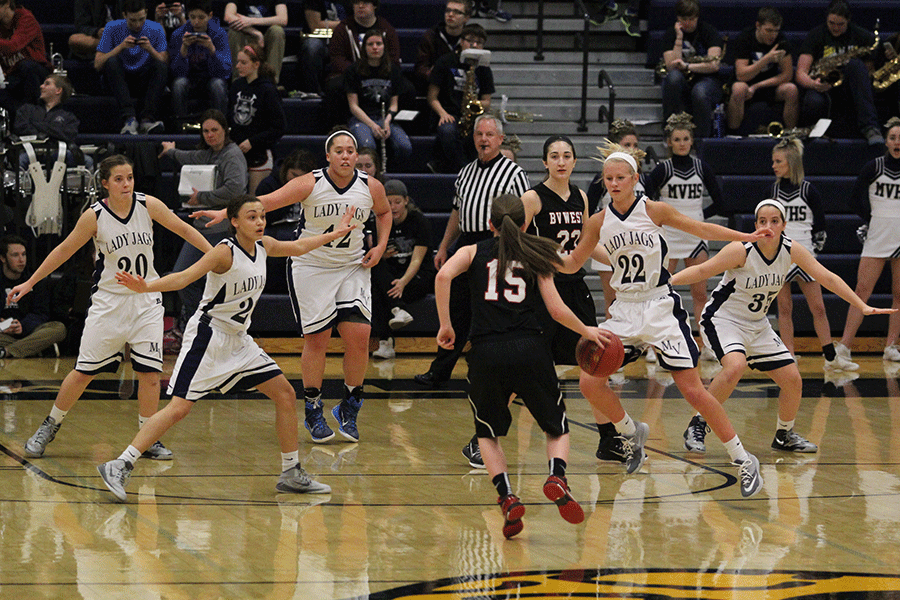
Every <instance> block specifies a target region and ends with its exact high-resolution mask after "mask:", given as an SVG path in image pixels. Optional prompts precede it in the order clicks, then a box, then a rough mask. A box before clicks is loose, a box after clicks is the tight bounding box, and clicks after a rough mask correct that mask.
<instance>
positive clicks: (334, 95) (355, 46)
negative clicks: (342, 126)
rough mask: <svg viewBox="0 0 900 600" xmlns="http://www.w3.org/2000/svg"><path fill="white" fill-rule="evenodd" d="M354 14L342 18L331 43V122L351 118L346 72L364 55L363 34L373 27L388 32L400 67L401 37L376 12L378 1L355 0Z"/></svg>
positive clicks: (388, 43) (327, 102)
mask: <svg viewBox="0 0 900 600" xmlns="http://www.w3.org/2000/svg"><path fill="white" fill-rule="evenodd" d="M352 3H353V15H352V16H349V17H347V18H346V19H344V20H343V21H341V22H340V23H339V24H338V26H337V27H335V28H334V32H332V34H331V40H330V41H329V43H328V59H329V69H330V71H329V73H328V78H327V80H326V82H325V110H326V113H327V114H326V120H327V121H328V123H327V124H328V125H329V126H331V125H335V124H338V123H344V122H346V121H347V117H346V114H347V110H346V108H347V94H346V92H345V90H344V79H343V77H344V73H345V72H346V71H347V69H348V68H350V65H352V64H353V63H355V62H356V61H357V60H359V57H360V56H362V54H363V48H362V39H363V35H365V33H366V32H367V31H368V30H370V29H377V30H378V31H381V32H383V33H384V47H385V52H386V53H387V55H388V57H390V59H391V62H392V63H393V64H395V65H397V66H398V67H399V66H400V38H398V37H397V32H396V31H395V30H394V27H393V26H392V25H391V24H390V23H388V21H387V19H385V18H384V17H379V16H376V15H375V9H376V8H378V0H353V1H352Z"/></svg>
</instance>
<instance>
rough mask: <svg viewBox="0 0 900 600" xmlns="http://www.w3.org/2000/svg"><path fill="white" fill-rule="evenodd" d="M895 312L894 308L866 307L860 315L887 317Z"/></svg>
mask: <svg viewBox="0 0 900 600" xmlns="http://www.w3.org/2000/svg"><path fill="white" fill-rule="evenodd" d="M895 312H897V309H896V308H875V307H874V306H869V305H866V307H865V308H864V309H863V311H862V314H863V315H865V316H869V315H889V314H892V313H895Z"/></svg>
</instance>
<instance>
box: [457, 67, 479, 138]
mask: <svg viewBox="0 0 900 600" xmlns="http://www.w3.org/2000/svg"><path fill="white" fill-rule="evenodd" d="M477 89H478V82H477V81H475V65H471V66H470V67H469V70H468V71H466V85H465V88H464V89H463V97H462V112H461V114H460V116H459V135H460V136H462V137H463V138H467V137H469V136H471V135H472V127H473V126H474V125H475V119H476V118H477V117H478V116H479V115H481V114H482V113H483V112H484V106H482V104H481V101H480V100H479V99H478V94H477V93H476V90H477Z"/></svg>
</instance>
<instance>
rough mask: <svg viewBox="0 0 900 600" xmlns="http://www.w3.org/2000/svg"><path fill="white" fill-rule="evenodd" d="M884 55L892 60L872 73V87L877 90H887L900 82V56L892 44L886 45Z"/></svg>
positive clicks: (887, 43)
mask: <svg viewBox="0 0 900 600" xmlns="http://www.w3.org/2000/svg"><path fill="white" fill-rule="evenodd" d="M884 53H885V55H887V57H888V58H889V59H890V60H888V61H887V62H886V63H884V66H883V67H881V68H880V69H878V70H877V71H875V72H874V73H872V87H874V88H875V89H876V90H886V89H887V88H889V87H891V86H892V85H894V84H895V83H896V82H897V81H898V80H900V56H897V51H896V50H894V47H893V46H892V45H891V44H890V42H885V43H884Z"/></svg>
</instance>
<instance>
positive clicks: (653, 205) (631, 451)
mask: <svg viewBox="0 0 900 600" xmlns="http://www.w3.org/2000/svg"><path fill="white" fill-rule="evenodd" d="M608 150H611V152H610V154H609V155H608V156H607V158H606V161H605V162H604V164H603V180H604V182H605V183H606V189H607V190H608V191H609V195H610V196H611V197H612V202H610V204H609V206H607V207H606V208H605V209H603V210H601V211H600V212H598V213H596V214H594V215H593V216H591V218H590V219H589V220H588V222H587V223H586V224H585V226H584V228H583V229H582V235H581V240H580V241H579V242H578V246H577V247H576V248H575V250H574V251H573V252H572V254H570V255H569V256H568V257H565V258H564V265H565V266H564V267H563V268H562V269H561V270H562V271H563V272H567V273H571V272H574V271H576V270H577V269H578V268H579V267H580V266H581V265H582V264H584V262H585V261H586V260H587V258H588V256H590V255H592V254H593V255H594V256H595V258H598V259H599V260H601V261H604V262H609V263H610V264H611V265H612V267H613V279H612V281H613V287H614V288H615V290H616V301H615V302H614V303H613V304H612V305H611V306H610V308H609V312H610V319H609V320H607V321H606V322H605V323H604V324H603V327H604V328H605V329H608V330H609V331H611V332H613V333H615V334H616V335H618V336H619V338H621V340H622V343H623V344H624V346H625V362H626V363H627V362H631V361H634V360H636V359H637V357H638V356H640V354H641V352H642V351H643V350H644V349H645V348H646V346H647V345H649V344H652V345H653V346H655V347H656V348H657V349H658V352H657V359H658V360H659V363H660V365H661V366H663V367H664V368H666V369H668V370H670V371H671V372H672V378H673V380H674V381H675V385H676V386H678V389H679V391H681V393H682V394H684V397H685V399H686V400H687V401H688V402H689V403H690V404H691V405H692V406H694V407H695V408H696V409H697V410H698V411H700V412H701V413H702V414H704V415H706V418H707V421H708V422H709V423H710V427H711V428H712V430H713V431H714V432H715V433H716V435H717V436H718V437H719V439H720V440H722V442H723V444H725V448H726V450H727V451H728V454H729V456H730V457H731V460H732V462H733V463H734V464H735V466H737V467H738V475H739V479H740V482H741V495H743V496H744V497H749V496H752V495H754V494H756V493H757V492H758V491H759V490H760V489H761V488H762V477H761V475H760V473H759V461H758V460H757V459H756V458H755V457H754V456H753V455H751V454H749V453H748V452H747V451H746V450H745V449H744V447H743V445H742V444H741V441H740V439H739V438H738V436H737V434H736V433H735V431H734V427H732V425H731V422H730V421H729V420H728V415H726V414H725V411H724V410H723V409H722V406H721V404H719V403H718V402H717V401H716V399H715V398H714V397H713V396H712V395H710V393H709V392H708V391H707V390H706V388H705V387H704V386H703V383H702V382H701V381H700V375H699V374H698V372H697V360H698V358H699V355H700V351H699V349H698V348H697V344H696V342H695V341H694V338H693V336H692V335H691V330H690V327H689V326H688V315H687V312H686V311H685V310H684V308H683V307H682V305H681V298H680V296H679V295H678V294H677V293H676V292H675V291H674V290H672V286H671V285H669V272H668V271H667V270H666V267H665V265H666V259H667V256H666V251H667V244H666V241H665V239H664V238H663V227H664V226H666V225H668V226H670V227H673V228H677V229H678V230H679V231H683V232H685V233H689V234H691V235H694V236H697V237H698V238H703V239H717V240H723V241H745V242H754V241H756V240H758V239H760V238H762V237H764V236H766V235H769V236H771V235H772V232H771V230H768V229H763V230H758V231H756V232H754V233H752V234H750V233H740V232H737V231H734V230H731V229H728V228H725V227H721V226H719V225H714V224H712V223H704V222H702V221H695V220H693V219H691V218H689V217H687V216H685V215H684V214H682V213H681V212H679V211H678V210H676V209H675V208H674V207H672V206H671V205H669V204H666V203H663V202H653V201H650V200H648V199H647V198H646V197H645V196H643V195H642V194H635V193H634V186H635V184H637V181H638V173H637V161H636V160H635V157H634V156H633V153H627V152H625V151H624V150H623V149H622V148H621V147H617V146H613V147H611V148H608ZM598 242H600V244H601V246H599V247H598V246H597V243H598ZM580 385H581V392H582V393H583V394H584V396H585V398H587V399H588V400H589V401H590V402H591V404H592V405H594V406H596V407H597V408H598V409H599V410H600V411H601V412H602V413H603V414H604V415H606V417H607V418H608V419H609V420H610V421H612V422H613V423H614V424H615V427H616V431H617V432H618V433H619V434H620V435H621V436H622V438H623V442H624V444H623V447H624V449H625V451H626V461H625V464H626V470H627V471H628V472H629V473H634V472H635V471H637V470H638V469H640V468H641V465H642V464H643V462H644V459H645V455H644V449H643V447H644V444H645V442H646V441H647V436H648V434H649V427H648V426H647V424H646V423H640V422H635V421H634V420H632V418H631V417H630V416H629V415H628V413H627V412H625V409H624V408H622V403H621V402H620V400H619V398H618V396H616V394H615V393H614V392H613V391H612V390H611V389H610V387H609V378H608V377H593V376H590V375H588V374H587V373H585V372H584V371H582V373H581V380H580Z"/></svg>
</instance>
